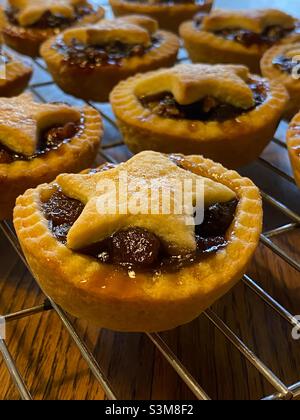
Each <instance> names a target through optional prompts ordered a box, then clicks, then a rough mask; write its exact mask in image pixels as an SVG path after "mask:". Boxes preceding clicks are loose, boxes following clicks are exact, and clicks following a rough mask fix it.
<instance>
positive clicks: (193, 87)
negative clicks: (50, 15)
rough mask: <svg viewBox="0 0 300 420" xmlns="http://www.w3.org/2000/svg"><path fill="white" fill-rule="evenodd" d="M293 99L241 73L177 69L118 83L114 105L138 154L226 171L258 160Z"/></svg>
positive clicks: (229, 68) (223, 68) (239, 69)
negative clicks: (199, 158)
mask: <svg viewBox="0 0 300 420" xmlns="http://www.w3.org/2000/svg"><path fill="white" fill-rule="evenodd" d="M287 100H288V94H287V92H286V90H285V88H284V87H283V86H281V85H278V84H276V83H275V84H274V83H272V82H270V81H268V80H267V79H263V78H261V77H259V76H254V75H251V74H249V71H248V69H247V68H246V67H244V66H237V65H225V64H224V65H216V66H213V65H209V64H180V65H178V66H175V67H174V68H172V69H163V70H159V71H156V72H150V73H146V74H144V75H137V76H135V77H133V78H130V79H128V80H126V81H124V82H121V83H120V84H119V85H118V86H117V87H116V88H115V89H114V90H113V92H112V93H111V96H110V101H111V104H112V108H113V111H114V113H115V115H116V117H117V122H118V125H119V128H120V130H121V132H122V134H123V137H124V141H125V142H126V144H127V145H128V147H129V148H130V150H132V151H133V152H135V153H136V152H140V151H141V150H156V151H160V152H164V153H173V152H174V153H184V154H193V153H200V154H202V155H203V156H205V157H208V158H210V159H213V160H214V161H216V162H221V163H223V164H224V165H225V166H226V167H229V168H235V167H239V166H243V165H245V164H247V163H249V162H251V161H253V160H255V159H256V158H257V157H258V156H259V155H260V153H261V152H262V151H263V149H264V148H265V146H266V145H267V144H268V142H269V141H270V140H271V139H272V137H273V135H274V132H275V130H276V128H277V125H278V123H279V120H280V118H281V115H282V113H283V111H284V109H285V106H286V103H287Z"/></svg>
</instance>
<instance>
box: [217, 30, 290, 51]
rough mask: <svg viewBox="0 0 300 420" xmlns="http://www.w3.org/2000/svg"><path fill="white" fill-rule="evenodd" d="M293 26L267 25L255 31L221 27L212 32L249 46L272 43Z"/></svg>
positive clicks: (288, 32)
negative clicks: (287, 27) (221, 28)
mask: <svg viewBox="0 0 300 420" xmlns="http://www.w3.org/2000/svg"><path fill="white" fill-rule="evenodd" d="M294 30H295V28H294V27H293V28H290V29H286V28H282V27H281V26H278V25H276V26H269V27H267V28H266V29H265V30H264V31H263V32H261V33H256V32H252V31H248V30H246V29H238V28H237V29H223V30H222V31H215V32H214V34H215V35H217V36H220V37H222V38H225V39H227V40H229V41H235V42H238V43H240V44H243V45H245V46H246V47H250V46H251V45H267V46H269V45H273V44H275V43H276V42H278V41H280V40H281V39H282V38H284V37H285V36H287V35H289V34H290V33H291V32H293V31H294Z"/></svg>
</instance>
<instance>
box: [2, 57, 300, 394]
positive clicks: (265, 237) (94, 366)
mask: <svg viewBox="0 0 300 420" xmlns="http://www.w3.org/2000/svg"><path fill="white" fill-rule="evenodd" d="M185 60H186V58H185V57H184V56H182V57H181V59H180V61H185ZM35 65H36V66H38V67H40V69H42V70H43V71H45V70H46V69H45V67H44V65H43V63H42V62H41V61H40V60H36V61H35ZM53 84H54V82H52V81H46V82H43V83H36V84H32V85H31V86H30V90H31V91H32V93H33V94H34V95H35V96H37V97H38V98H39V99H40V100H41V101H46V98H44V97H43V95H41V94H40V93H39V92H38V89H39V88H41V87H46V86H49V87H50V86H52V85H53ZM89 105H92V106H94V107H96V108H97V109H98V110H99V111H100V112H101V114H102V117H103V118H104V120H106V121H107V122H109V124H111V125H113V126H114V127H115V128H117V126H116V123H115V121H114V120H113V119H112V118H111V116H110V115H109V114H108V113H106V112H103V110H102V109H100V108H98V107H97V105H95V104H89ZM274 143H276V144H277V145H279V146H280V147H282V148H285V147H286V146H285V144H284V143H282V142H281V141H280V140H278V139H274ZM122 144H123V143H122V141H121V140H116V141H115V142H114V143H113V144H111V143H110V144H109V146H108V147H109V148H110V149H111V148H114V147H118V146H120V145H122ZM101 154H102V156H103V157H104V158H105V159H107V160H110V161H114V159H113V158H112V157H111V156H110V155H109V154H108V153H107V152H106V147H105V146H104V147H103V149H102V152H101ZM260 162H261V163H262V164H263V165H264V166H266V167H268V168H269V169H271V170H272V171H275V172H276V173H277V175H279V176H280V177H283V178H284V179H285V180H287V181H288V182H289V183H292V184H294V183H295V181H294V179H293V178H292V177H291V176H290V175H288V174H286V173H285V172H283V171H282V170H280V169H278V168H277V167H275V166H274V165H272V164H271V163H270V162H268V161H267V160H265V159H263V158H260ZM262 196H263V199H264V201H265V202H266V203H268V204H269V205H271V206H272V207H273V208H275V209H277V210H278V211H279V212H280V213H281V214H282V215H284V216H286V217H287V218H288V219H289V221H290V223H288V224H285V225H283V226H280V227H277V228H275V229H272V230H270V231H268V232H265V233H264V234H262V235H261V242H262V243H263V244H264V245H265V246H267V247H268V248H270V249H271V250H272V251H273V252H274V253H275V254H277V255H278V256H279V257H280V258H282V259H283V260H284V261H285V262H286V263H287V264H289V265H290V266H291V267H293V268H294V269H295V270H297V271H298V272H300V263H299V261H296V260H294V259H293V258H292V257H291V256H290V255H288V254H287V253H286V252H285V250H284V249H282V248H281V247H280V246H278V245H277V244H275V243H274V242H273V239H274V238H275V237H277V236H278V235H280V234H282V233H286V232H290V231H293V230H294V229H296V228H297V227H299V225H300V215H299V214H297V213H295V212H294V211H293V210H291V209H289V208H288V207H287V206H286V205H285V204H283V203H282V202H280V201H278V200H277V199H275V198H274V197H272V196H270V195H269V194H267V193H266V192H264V191H262ZM0 227H1V230H2V231H3V233H4V234H5V236H6V238H7V239H8V241H9V242H10V243H11V244H12V246H13V248H14V249H15V251H16V253H17V254H18V256H19V257H20V259H21V260H22V261H23V263H24V264H25V265H26V266H27V262H26V260H25V258H24V255H23V253H22V250H21V248H20V245H19V243H18V240H17V238H16V235H15V232H14V230H13V228H12V227H11V225H10V224H9V223H8V222H1V223H0ZM27 268H28V266H27ZM28 269H29V268H28ZM243 282H244V284H245V285H246V287H247V288H249V289H250V290H251V291H252V292H254V293H255V294H256V295H257V296H258V297H259V298H260V299H261V300H262V301H263V302H264V303H265V304H266V305H268V306H269V307H270V308H271V309H272V310H273V311H275V312H276V313H277V314H279V315H280V316H281V317H282V318H283V319H284V320H285V321H286V322H287V323H289V324H290V325H291V326H292V327H295V326H297V327H299V329H300V324H298V323H297V321H296V320H295V317H294V316H293V314H291V313H290V312H289V311H288V310H287V309H285V308H284V307H283V306H281V305H280V304H279V303H278V302H277V301H276V300H275V299H274V298H273V297H272V296H270V294H269V293H267V291H265V290H264V289H263V288H262V287H260V286H259V285H258V283H257V282H256V281H255V279H253V278H251V277H249V276H248V275H245V276H244V277H243ZM50 310H53V311H55V312H56V314H57V315H58V317H59V318H60V320H61V322H62V323H63V325H64V327H65V328H66V330H67V331H68V333H69V334H70V336H71V337H72V339H73V340H74V342H75V343H76V345H77V347H78V349H79V351H80V352H81V355H82V357H83V358H84V360H85V361H86V363H87V365H88V367H89V368H90V369H91V371H92V373H93V375H94V376H95V378H96V379H97V381H98V382H99V383H100V385H101V386H102V388H103V390H104V392H105V394H106V396H107V398H108V399H109V400H116V399H117V397H118V396H117V395H116V393H115V392H114V390H113V389H112V386H111V384H110V382H109V380H108V378H107V377H106V375H105V374H104V371H103V369H102V368H101V366H99V364H98V363H97V361H96V360H95V358H94V356H93V354H92V353H91V351H90V350H89V349H88V347H87V345H86V344H85V342H84V341H83V340H82V339H81V338H80V336H79V335H78V333H77V332H76V329H75V327H74V326H73V324H72V323H71V322H70V320H69V318H68V317H67V315H66V314H65V312H64V311H63V310H62V309H61V308H60V307H59V306H57V305H56V304H55V303H54V302H53V301H52V300H51V299H49V298H46V300H45V302H44V304H43V305H40V306H35V307H31V308H28V309H25V310H21V311H19V312H16V313H10V314H7V315H4V320H5V321H6V322H11V321H14V320H17V319H21V318H25V317H29V316H32V315H34V314H37V313H43V312H46V311H50ZM204 315H205V317H206V318H207V319H208V320H209V321H210V322H211V323H212V324H213V326H214V327H215V328H216V329H217V330H219V331H220V332H221V333H222V334H223V335H224V337H225V338H226V339H227V340H228V341H229V342H230V343H231V344H232V345H233V346H234V347H235V348H236V349H237V350H238V351H239V352H240V353H241V355H242V356H243V357H245V358H246V359H247V360H248V361H249V362H250V363H251V365H252V366H253V367H254V368H255V369H256V370H257V371H258V372H259V373H260V374H261V375H262V376H263V377H264V378H265V379H266V380H267V382H268V383H269V384H270V385H272V387H273V388H274V389H275V391H276V393H275V394H273V395H271V396H269V397H267V398H265V399H267V400H290V399H295V398H299V397H300V378H299V382H298V383H295V384H294V385H292V386H287V385H285V384H284V383H283V382H282V381H281V379H280V378H278V376H277V375H276V374H275V373H274V372H272V370H270V369H269V368H268V367H267V366H266V365H265V364H264V363H263V362H262V360H260V358H259V357H257V356H256V355H255V354H254V353H253V352H252V351H251V350H250V349H249V348H248V347H247V345H246V344H245V343H244V342H243V341H242V340H241V339H240V338H239V337H238V336H237V335H236V334H235V333H234V332H233V331H232V330H231V329H230V328H229V327H228V326H227V325H226V324H225V323H224V322H223V321H222V319H220V318H219V316H218V315H217V314H216V313H215V312H213V310H211V309H208V310H207V311H206V312H205V313H204ZM147 336H148V338H149V340H150V341H151V342H152V343H153V344H154V346H155V347H156V348H157V350H158V351H159V352H160V353H161V354H162V356H163V357H164V358H165V359H166V361H167V362H168V363H169V364H170V365H171V367H172V368H173V369H174V370H175V372H176V373H177V374H178V375H179V377H180V378H181V379H182V381H184V383H185V384H186V385H187V387H188V388H189V389H190V391H191V392H192V393H193V394H194V395H195V397H196V398H197V399H199V400H209V399H210V397H209V396H208V395H207V394H206V392H205V391H204V389H203V388H202V386H201V385H200V384H199V383H198V382H197V380H196V379H195V378H194V377H193V376H192V374H191V373H190V372H189V371H188V370H187V368H186V367H185V366H184V365H183V364H182V362H181V361H180V360H179V359H178V358H177V356H176V355H175V354H174V352H173V351H172V350H171V349H170V347H169V346H168V344H167V343H166V342H165V341H164V340H163V339H162V338H161V336H160V335H158V334H147ZM0 353H1V354H2V357H3V360H4V362H5V364H6V366H7V369H8V371H9V374H10V376H11V379H12V381H13V382H14V384H15V386H16V388H17V390H18V392H19V394H20V397H21V398H22V399H23V400H31V399H32V395H31V394H30V392H29V390H28V388H27V386H26V384H25V381H24V379H23V378H22V376H21V374H20V372H19V370H18V368H17V366H16V363H15V361H14V359H13V358H12V356H11V353H10V351H9V349H8V347H7V344H6V342H5V340H4V339H1V338H0ZM61 357H63V356H61Z"/></svg>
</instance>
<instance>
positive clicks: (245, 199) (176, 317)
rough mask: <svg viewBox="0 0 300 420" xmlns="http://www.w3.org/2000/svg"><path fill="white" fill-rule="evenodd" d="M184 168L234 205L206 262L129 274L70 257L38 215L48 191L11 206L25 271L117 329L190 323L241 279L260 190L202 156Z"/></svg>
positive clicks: (57, 297) (255, 233)
mask: <svg viewBox="0 0 300 420" xmlns="http://www.w3.org/2000/svg"><path fill="white" fill-rule="evenodd" d="M182 158H183V159H184V162H185V167H187V169H189V170H191V171H193V172H194V173H197V174H199V175H202V176H205V177H208V178H210V179H212V180H214V181H216V182H220V183H222V184H223V185H226V186H227V187H229V188H230V189H232V190H233V191H235V193H236V195H237V197H238V199H239V204H238V207H237V210H236V215H235V220H234V222H233V223H232V225H231V227H230V229H229V231H228V233H227V237H228V245H227V247H226V248H225V249H224V250H222V251H220V252H218V253H217V254H215V255H214V256H211V257H209V258H207V259H206V260H205V261H202V262H200V263H197V264H194V265H192V266H188V267H185V268H183V269H181V270H180V271H177V272H175V273H174V272H173V273H172V272H167V273H162V274H160V275H158V276H157V275H156V276H155V278H154V276H153V274H147V273H144V274H138V273H136V277H135V279H129V277H128V274H127V273H126V272H125V271H124V270H122V269H120V268H118V267H116V266H110V265H105V264H101V263H99V262H98V261H96V260H93V259H91V258H90V257H86V256H83V255H80V254H76V253H73V252H72V251H71V250H70V249H68V248H67V247H66V246H64V245H62V244H61V243H59V242H58V241H57V240H56V239H55V238H54V236H53V235H52V233H51V232H50V230H49V228H48V222H47V220H46V219H45V217H44V216H43V214H42V212H41V207H40V203H41V195H42V194H47V191H49V188H51V186H49V185H42V186H39V187H38V188H36V189H35V190H28V191H27V192H26V193H25V194H24V195H23V196H21V197H19V198H18V200H17V205H16V208H15V211H14V225H15V229H16V232H17V235H18V238H19V240H20V243H21V246H22V249H23V251H24V254H25V256H26V258H27V261H28V263H29V265H30V268H31V270H32V272H33V274H34V276H35V277H36V279H37V280H38V282H39V284H40V286H41V287H42V289H43V290H44V292H45V293H46V294H47V295H49V296H51V297H52V298H53V299H54V301H56V302H57V303H58V304H59V305H61V306H62V307H63V308H64V309H65V310H67V311H68V312H69V313H71V314H73V315H75V316H77V317H81V318H85V319H87V320H89V321H91V322H92V323H94V324H95V325H97V326H99V327H105V328H110V329H113V330H118V331H161V330H167V329H171V328H174V327H176V326H178V325H181V324H183V323H187V322H189V321H191V320H193V319H194V318H196V317H197V316H198V315H199V314H200V313H201V312H202V311H204V310H205V309H206V308H207V307H209V306H210V305H211V304H212V303H213V302H215V301H216V300H217V299H218V298H220V297H221V296H222V295H224V294H225V293H227V292H228V291H229V290H230V288H231V287H232V286H234V284H235V283H236V282H237V281H238V280H239V279H240V278H241V277H242V275H243V274H244V273H245V271H246V269H247V265H248V263H249V261H250V260H251V257H252V256H253V253H254V251H255V249H256V247H257V244H258V241H259V236H260V233H261V228H262V203H261V197H260V193H259V191H258V189H257V188H256V187H255V185H254V184H253V183H252V182H251V181H250V180H249V179H246V178H242V177H241V176H240V175H238V174H237V173H236V172H234V171H228V170H226V169H225V168H224V167H222V166H221V165H219V164H216V163H214V162H212V161H210V160H207V159H204V158H203V157H201V156H189V157H186V158H184V157H182Z"/></svg>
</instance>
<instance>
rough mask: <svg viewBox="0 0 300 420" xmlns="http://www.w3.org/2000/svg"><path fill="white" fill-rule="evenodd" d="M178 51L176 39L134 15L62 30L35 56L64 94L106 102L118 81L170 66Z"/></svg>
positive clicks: (150, 22) (155, 25) (146, 19)
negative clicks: (40, 57)
mask: <svg viewBox="0 0 300 420" xmlns="http://www.w3.org/2000/svg"><path fill="white" fill-rule="evenodd" d="M178 50H179V39H178V38H177V36H176V35H174V34H172V33H170V32H166V31H162V30H159V29H158V26H157V23H156V21H154V20H153V19H151V18H149V17H146V16H136V15H135V16H128V17H124V18H120V19H115V20H111V21H109V20H102V21H100V22H99V23H97V24H95V25H86V26H84V27H78V28H72V29H69V30H66V31H65V32H63V33H62V34H60V35H58V36H57V37H55V38H51V39H49V40H48V41H47V42H45V43H44V44H43V46H42V47H41V55H42V57H43V58H44V59H45V61H46V63H47V65H48V68H49V71H50V72H51V74H52V76H53V78H54V80H55V82H56V83H57V84H58V85H59V86H60V87H61V88H62V89H63V90H64V91H65V92H67V93H70V94H72V95H74V96H77V97H80V98H83V99H88V100H95V101H107V100H108V97H109V93H110V92H111V90H112V88H113V87H114V86H115V85H116V84H117V83H118V82H119V81H120V80H123V79H126V78H128V77H129V76H132V75H134V74H136V73H139V72H145V71H149V70H155V69H159V68H162V67H169V66H172V65H173V64H174V63H175V61H176V58H177V53H178ZM78 80H80V83H78Z"/></svg>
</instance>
